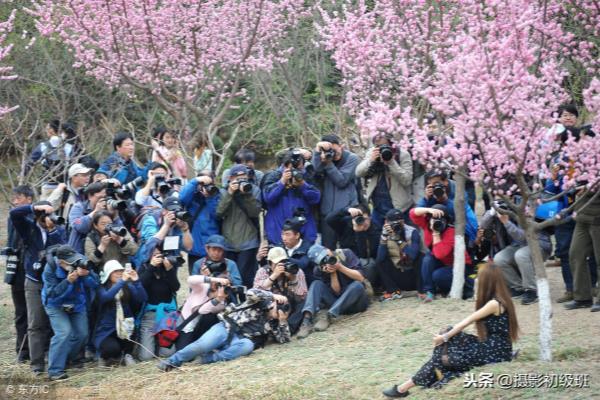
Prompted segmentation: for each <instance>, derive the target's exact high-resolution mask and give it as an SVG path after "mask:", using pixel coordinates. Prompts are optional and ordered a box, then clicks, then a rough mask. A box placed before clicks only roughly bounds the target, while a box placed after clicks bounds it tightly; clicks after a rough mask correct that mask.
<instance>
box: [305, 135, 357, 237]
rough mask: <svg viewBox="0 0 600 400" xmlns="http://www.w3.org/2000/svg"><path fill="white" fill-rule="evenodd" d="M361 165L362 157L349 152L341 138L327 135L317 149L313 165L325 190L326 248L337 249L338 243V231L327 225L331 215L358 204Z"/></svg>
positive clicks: (323, 230) (322, 208)
mask: <svg viewBox="0 0 600 400" xmlns="http://www.w3.org/2000/svg"><path fill="white" fill-rule="evenodd" d="M358 162H359V159H358V156H357V155H356V154H354V153H351V152H350V151H348V150H345V149H344V148H343V146H342V144H341V141H340V138H339V137H338V136H337V135H333V134H329V135H324V136H323V137H321V141H320V142H319V143H317V146H316V147H315V152H314V153H313V158H312V164H313V165H314V166H315V177H316V178H317V181H318V182H319V184H320V185H321V188H322V189H321V204H320V215H321V223H320V228H321V242H322V243H323V245H324V246H325V247H328V248H335V247H336V245H337V241H338V235H337V234H336V232H335V231H334V230H333V229H331V227H329V225H328V224H327V223H326V222H325V219H326V218H327V215H328V214H329V213H331V212H334V211H337V210H339V209H340V208H344V207H349V206H351V205H352V204H356V203H358V192H357V189H356V175H355V171H356V167H357V165H358Z"/></svg>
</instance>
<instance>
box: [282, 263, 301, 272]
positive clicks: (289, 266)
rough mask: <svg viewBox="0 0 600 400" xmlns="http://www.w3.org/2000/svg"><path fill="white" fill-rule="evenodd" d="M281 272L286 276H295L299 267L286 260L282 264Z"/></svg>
mask: <svg viewBox="0 0 600 400" xmlns="http://www.w3.org/2000/svg"><path fill="white" fill-rule="evenodd" d="M283 270H284V271H285V272H287V273H288V274H292V275H296V274H297V273H298V271H299V270H300V267H299V266H298V264H296V263H295V262H294V261H292V260H288V261H286V262H285V263H284V264H283Z"/></svg>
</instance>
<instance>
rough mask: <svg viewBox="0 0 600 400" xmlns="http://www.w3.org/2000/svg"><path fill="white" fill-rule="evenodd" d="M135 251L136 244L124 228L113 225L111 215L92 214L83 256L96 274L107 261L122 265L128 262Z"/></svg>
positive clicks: (136, 248)
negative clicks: (92, 265) (90, 227)
mask: <svg viewBox="0 0 600 400" xmlns="http://www.w3.org/2000/svg"><path fill="white" fill-rule="evenodd" d="M137 251H138V245H137V243H136V242H135V241H134V240H133V238H132V237H131V235H130V234H129V232H128V231H127V229H125V227H124V226H119V225H115V224H114V221H113V215H112V214H111V213H109V212H108V211H101V212H99V213H95V214H94V216H93V217H92V231H91V232H90V233H89V234H88V236H87V238H86V239H85V256H86V257H87V258H88V259H89V260H90V261H91V262H93V263H94V267H95V268H94V270H95V272H96V273H100V271H101V270H102V268H103V266H104V263H106V262H107V261H109V260H117V261H118V262H119V263H120V264H123V265H124V264H126V263H128V262H130V257H133V256H134V255H135V253H136V252H137Z"/></svg>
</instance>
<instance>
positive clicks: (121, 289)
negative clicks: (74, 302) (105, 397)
mask: <svg viewBox="0 0 600 400" xmlns="http://www.w3.org/2000/svg"><path fill="white" fill-rule="evenodd" d="M100 283H101V286H100V287H99V288H98V292H97V293H98V305H99V312H98V317H97V321H98V322H97V323H96V327H95V329H94V341H93V342H94V347H95V348H96V349H97V350H98V352H99V353H100V354H99V355H100V358H99V359H98V365H99V366H105V365H106V363H107V361H109V360H111V359H120V358H121V357H123V362H124V363H125V365H126V366H132V365H135V360H134V359H133V356H132V353H133V342H132V341H131V340H130V338H131V335H132V334H133V330H134V325H135V323H134V317H135V315H136V313H137V312H138V311H139V309H140V308H141V306H142V304H143V303H144V302H145V301H146V299H147V298H148V296H147V294H146V291H145V290H144V287H143V286H142V283H141V282H140V280H139V278H138V274H137V272H136V271H135V270H134V269H131V268H124V267H123V265H121V263H120V262H119V261H117V260H110V261H108V262H106V264H104V269H103V271H102V273H101V274H100Z"/></svg>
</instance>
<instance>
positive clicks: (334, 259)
mask: <svg viewBox="0 0 600 400" xmlns="http://www.w3.org/2000/svg"><path fill="white" fill-rule="evenodd" d="M337 262H338V259H337V257H335V256H326V257H325V258H323V259H322V260H321V265H320V266H321V269H323V267H324V266H326V265H335V264H337Z"/></svg>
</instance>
